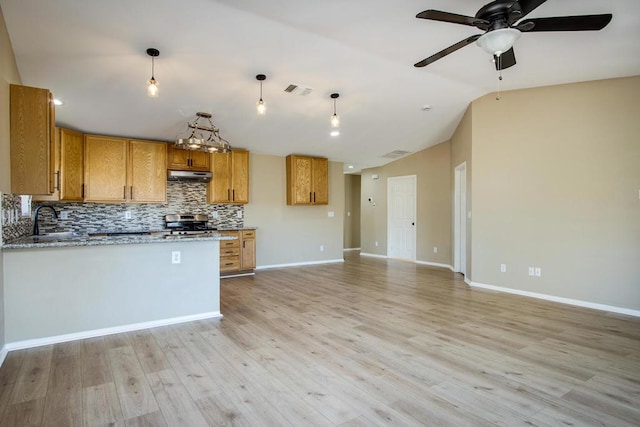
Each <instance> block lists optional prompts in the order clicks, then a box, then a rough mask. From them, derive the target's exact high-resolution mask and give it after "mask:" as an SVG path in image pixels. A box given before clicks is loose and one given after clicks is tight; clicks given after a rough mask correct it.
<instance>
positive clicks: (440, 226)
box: [360, 141, 452, 265]
mask: <svg viewBox="0 0 640 427" xmlns="http://www.w3.org/2000/svg"><path fill="white" fill-rule="evenodd" d="M372 174H378V176H379V178H378V179H375V180H374V179H372ZM405 175H416V180H417V188H416V194H417V206H416V211H417V218H416V260H417V261H425V262H432V263H438V264H445V265H450V264H451V259H452V258H451V212H452V211H451V143H450V142H449V141H447V142H443V143H441V144H438V145H436V146H434V147H430V148H428V149H426V150H422V151H419V152H417V153H415V154H412V155H411V156H408V157H405V158H403V159H399V160H396V161H395V162H392V163H389V164H387V165H384V166H381V167H379V168H373V169H365V170H363V171H362V183H361V188H362V197H361V200H362V212H361V224H360V227H361V230H362V231H361V242H360V243H361V244H360V246H361V248H362V252H364V253H370V254H376V255H386V254H387V179H388V178H390V177H396V176H405ZM369 197H372V198H373V200H374V202H375V206H373V205H372V204H370V203H369V202H368V198H369ZM376 241H377V242H378V246H377V247H376V246H375V242H376ZM434 246H435V247H437V248H438V252H437V253H434V252H433V247H434Z"/></svg>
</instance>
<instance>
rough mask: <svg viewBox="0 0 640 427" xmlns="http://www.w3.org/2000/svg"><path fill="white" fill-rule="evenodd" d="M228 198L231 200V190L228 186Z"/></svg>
mask: <svg viewBox="0 0 640 427" xmlns="http://www.w3.org/2000/svg"><path fill="white" fill-rule="evenodd" d="M227 200H231V190H229V189H228V188H227Z"/></svg>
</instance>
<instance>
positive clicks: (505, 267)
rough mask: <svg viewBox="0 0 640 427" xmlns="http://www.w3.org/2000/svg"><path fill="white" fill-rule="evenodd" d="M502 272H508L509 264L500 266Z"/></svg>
mask: <svg viewBox="0 0 640 427" xmlns="http://www.w3.org/2000/svg"><path fill="white" fill-rule="evenodd" d="M500 272H501V273H506V272H507V264H500Z"/></svg>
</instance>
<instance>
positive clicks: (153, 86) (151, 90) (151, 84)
mask: <svg viewBox="0 0 640 427" xmlns="http://www.w3.org/2000/svg"><path fill="white" fill-rule="evenodd" d="M147 95H149V97H151V98H157V97H158V82H157V81H156V79H154V78H153V77H151V80H149V81H148V82H147Z"/></svg>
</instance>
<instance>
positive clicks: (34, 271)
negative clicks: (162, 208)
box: [3, 240, 221, 349]
mask: <svg viewBox="0 0 640 427" xmlns="http://www.w3.org/2000/svg"><path fill="white" fill-rule="evenodd" d="M3 252H4V274H5V283H4V309H5V342H6V343H7V348H8V349H12V348H24V347H29V346H31V345H38V344H37V343H38V342H42V343H47V342H57V341H67V340H69V339H73V337H78V338H82V337H85V336H96V335H104V333H101V332H104V331H108V330H110V329H114V330H127V329H128V328H131V329H135V326H136V325H143V324H154V323H155V324H163V323H171V322H172V319H175V320H176V321H178V319H188V318H206V317H221V315H220V279H219V268H220V265H219V256H220V255H219V254H220V245H219V242H218V241H216V240H202V241H194V240H189V241H183V242H181V241H179V240H178V241H175V242H171V243H166V242H163V243H157V244H154V243H149V244H139V245H135V244H130V245H105V246H90V247H86V246H79V247H73V246H72V247H63V248H60V247H56V248H34V249H22V250H4V251H3ZM175 252H179V258H180V263H173V261H175V259H176V254H175ZM138 329H139V328H138ZM30 344H31V345H30Z"/></svg>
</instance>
